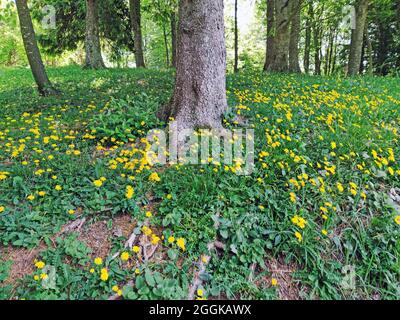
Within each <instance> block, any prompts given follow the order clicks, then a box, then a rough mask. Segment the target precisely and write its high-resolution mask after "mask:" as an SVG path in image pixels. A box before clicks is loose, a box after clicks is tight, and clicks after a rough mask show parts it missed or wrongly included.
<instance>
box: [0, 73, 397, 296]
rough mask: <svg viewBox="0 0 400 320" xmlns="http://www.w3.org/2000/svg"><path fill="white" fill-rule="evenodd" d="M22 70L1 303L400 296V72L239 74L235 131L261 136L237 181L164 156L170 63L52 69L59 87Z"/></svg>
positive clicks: (10, 92) (11, 98) (4, 183)
mask: <svg viewBox="0 0 400 320" xmlns="http://www.w3.org/2000/svg"><path fill="white" fill-rule="evenodd" d="M6 72H8V73H9V75H10V76H9V77H8V78H7V77H6V78H7V79H8V80H7V79H1V81H0V88H1V90H2V93H1V94H0V105H1V106H2V108H1V111H0V112H1V117H0V189H1V193H0V211H1V212H0V241H1V242H2V246H1V247H0V282H1V285H0V297H1V298H3V299H9V298H12V299H21V298H25V299H47V298H51V299H122V298H125V299H138V298H145V299H146V298H147V299H156V298H163V299H187V298H190V299H202V298H207V299H241V298H253V299H311V298H317V299H328V298H329V299H331V298H336V299H343V298H345V299H353V298H367V299H371V298H373V299H376V298H379V299H393V298H396V297H397V296H398V283H399V278H400V269H399V265H400V262H399V256H400V255H399V253H400V252H399V250H400V245H399V243H400V242H399V241H400V240H399V239H400V238H399V232H400V216H399V215H400V213H399V209H398V208H399V207H398V205H399V202H398V197H397V196H398V192H397V191H398V189H399V188H400V186H399V177H400V167H399V165H398V161H397V158H398V156H399V152H400V149H399V143H398V135H399V134H398V132H399V131H398V130H399V128H398V123H399V112H400V110H399V107H400V100H399V99H400V87H399V86H400V85H399V83H400V82H399V81H398V79H390V78H382V79H378V78H371V79H354V80H341V79H333V78H332V79H331V78H329V79H323V78H313V77H302V76H298V77H296V76H284V75H268V76H266V75H265V74H260V73H257V72H249V73H243V74H239V75H235V76H232V77H229V79H228V99H229V104H230V106H231V107H232V110H231V112H230V113H229V114H227V115H226V119H225V122H224V123H225V126H226V127H227V128H230V129H235V128H238V127H241V126H248V128H251V129H254V132H255V139H254V142H255V156H256V157H255V158H256V159H255V170H254V172H253V173H252V174H251V175H238V174H237V173H238V171H240V169H241V165H240V163H238V162H236V163H231V164H225V163H223V161H224V158H222V159H221V160H220V162H217V161H216V160H215V159H211V158H208V159H207V161H206V162H208V163H203V164H202V165H167V166H159V165H155V164H154V163H153V161H152V159H150V158H149V156H148V154H147V153H146V151H147V150H149V148H150V145H151V143H150V141H149V140H148V139H146V138H145V137H146V134H147V132H148V130H150V129H153V128H161V129H162V128H163V124H161V123H159V122H158V121H157V119H155V117H154V112H155V111H156V109H157V108H158V106H159V105H161V104H163V103H165V102H166V101H168V97H169V95H170V91H171V88H172V82H173V81H172V76H171V75H170V74H168V73H160V72H154V71H143V70H140V71H138V70H125V71H124V70H107V71H98V72H95V71H84V72H82V70H80V69H77V68H61V69H53V70H51V74H52V77H53V78H56V79H58V82H59V85H60V87H62V88H63V92H64V95H63V96H62V97H61V98H60V97H59V98H57V99H54V98H39V97H37V96H36V95H35V93H34V90H33V88H31V87H30V86H29V85H28V84H30V83H31V82H30V78H29V73H28V72H27V71H25V72H22V71H18V72H14V70H8V71H6ZM78 77H79V78H83V80H81V81H77V78H78ZM11 82H12V83H11ZM15 83H19V84H20V87H19V88H17V89H16V88H15V87H14V86H15ZM21 93H22V94H23V97H24V98H23V99H22V98H21Z"/></svg>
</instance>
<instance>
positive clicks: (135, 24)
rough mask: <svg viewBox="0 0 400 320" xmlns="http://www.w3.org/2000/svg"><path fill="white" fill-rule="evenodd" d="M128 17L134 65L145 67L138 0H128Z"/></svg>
mask: <svg viewBox="0 0 400 320" xmlns="http://www.w3.org/2000/svg"><path fill="white" fill-rule="evenodd" d="M129 8H130V18H131V25H132V31H133V34H134V44H135V61H136V67H138V68H145V63H144V55H143V40H142V23H141V13H140V12H141V8H140V0H129Z"/></svg>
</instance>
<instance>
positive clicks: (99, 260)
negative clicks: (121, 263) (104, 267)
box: [94, 257, 103, 266]
mask: <svg viewBox="0 0 400 320" xmlns="http://www.w3.org/2000/svg"><path fill="white" fill-rule="evenodd" d="M94 264H96V265H98V266H99V265H101V264H103V259H102V258H99V257H97V258H96V259H94Z"/></svg>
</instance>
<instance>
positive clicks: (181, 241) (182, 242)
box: [176, 238, 186, 251]
mask: <svg viewBox="0 0 400 320" xmlns="http://www.w3.org/2000/svg"><path fill="white" fill-rule="evenodd" d="M176 245H177V246H178V247H179V248H181V249H182V251H185V250H186V247H185V239H183V238H179V239H177V240H176Z"/></svg>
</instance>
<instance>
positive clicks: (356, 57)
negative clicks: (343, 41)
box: [348, 0, 368, 76]
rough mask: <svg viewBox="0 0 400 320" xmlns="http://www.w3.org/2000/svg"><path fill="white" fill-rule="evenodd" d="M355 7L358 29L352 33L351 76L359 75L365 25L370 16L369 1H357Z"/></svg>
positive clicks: (349, 70)
mask: <svg viewBox="0 0 400 320" xmlns="http://www.w3.org/2000/svg"><path fill="white" fill-rule="evenodd" d="M355 6H356V28H355V29H354V30H352V31H351V43H350V56H349V65H348V75H349V76H354V75H357V74H358V71H359V69H360V63H361V54H362V48H363V40H364V30H365V23H366V20H367V14H368V0H357V2H356V4H355Z"/></svg>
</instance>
